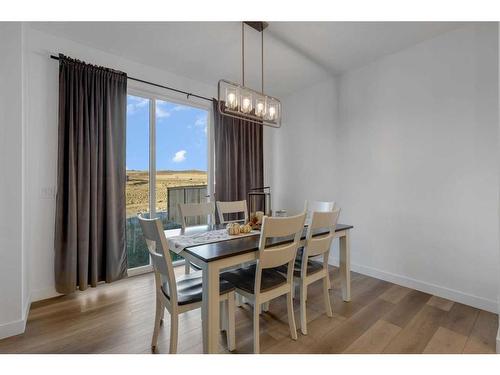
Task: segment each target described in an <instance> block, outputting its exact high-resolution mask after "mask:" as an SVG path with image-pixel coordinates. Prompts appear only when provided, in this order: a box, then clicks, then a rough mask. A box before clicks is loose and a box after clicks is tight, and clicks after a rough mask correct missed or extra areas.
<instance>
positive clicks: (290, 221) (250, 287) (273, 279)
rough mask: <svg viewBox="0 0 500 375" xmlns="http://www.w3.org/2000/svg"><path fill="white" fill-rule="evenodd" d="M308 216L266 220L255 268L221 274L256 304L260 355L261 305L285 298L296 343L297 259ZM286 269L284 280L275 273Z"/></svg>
mask: <svg viewBox="0 0 500 375" xmlns="http://www.w3.org/2000/svg"><path fill="white" fill-rule="evenodd" d="M305 218H306V215H305V213H303V214H300V215H297V216H291V217H283V218H282V217H280V218H277V217H268V216H264V218H263V221H262V229H261V233H260V241H259V253H258V256H257V261H256V263H255V264H253V265H250V266H248V267H244V268H239V269H237V270H233V271H227V272H224V273H222V275H221V278H222V279H223V280H226V281H228V282H229V283H231V284H233V285H234V286H235V287H236V291H237V292H238V293H240V294H242V295H243V296H245V298H247V299H248V300H250V301H251V302H252V303H253V350H254V353H259V351H260V348H259V347H260V345H259V317H260V309H261V305H262V304H264V303H266V302H268V301H271V300H272V299H275V298H277V297H279V296H282V295H286V301H287V303H286V306H287V312H288V324H289V326H290V335H291V337H292V339H293V340H297V328H296V326H295V317H294V313H293V271H294V263H295V255H296V254H297V248H298V246H299V242H300V238H301V236H302V232H303V229H304V220H305ZM289 236H290V237H293V242H288V243H285V244H283V245H275V246H273V245H272V244H271V243H270V241H269V240H272V239H273V238H279V237H289ZM282 265H286V266H287V269H288V272H287V274H286V276H283V275H282V274H281V273H280V272H278V271H277V270H276V268H277V267H279V266H282Z"/></svg>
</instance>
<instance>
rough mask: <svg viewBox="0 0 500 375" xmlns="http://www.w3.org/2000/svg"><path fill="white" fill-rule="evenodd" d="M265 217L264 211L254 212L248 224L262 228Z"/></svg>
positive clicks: (255, 227) (253, 227) (254, 227)
mask: <svg viewBox="0 0 500 375" xmlns="http://www.w3.org/2000/svg"><path fill="white" fill-rule="evenodd" d="M263 217H264V212H262V211H257V212H252V214H251V215H250V221H249V222H248V225H250V226H251V227H252V229H257V230H260V227H261V226H262V218H263Z"/></svg>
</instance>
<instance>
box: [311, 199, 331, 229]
mask: <svg viewBox="0 0 500 375" xmlns="http://www.w3.org/2000/svg"><path fill="white" fill-rule="evenodd" d="M334 208H335V202H334V201H332V202H321V201H306V202H305V204H304V211H305V212H306V215H307V216H306V223H307V224H309V223H310V222H311V217H312V213H313V212H327V211H333V209H334Z"/></svg>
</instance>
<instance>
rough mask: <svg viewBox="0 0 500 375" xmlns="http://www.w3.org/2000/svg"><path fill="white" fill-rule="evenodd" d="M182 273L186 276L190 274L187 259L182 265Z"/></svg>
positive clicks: (189, 265)
mask: <svg viewBox="0 0 500 375" xmlns="http://www.w3.org/2000/svg"><path fill="white" fill-rule="evenodd" d="M184 273H185V274H186V275H189V274H190V273H191V264H189V261H188V260H187V259H185V263H184Z"/></svg>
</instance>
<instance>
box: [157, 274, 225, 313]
mask: <svg viewBox="0 0 500 375" xmlns="http://www.w3.org/2000/svg"><path fill="white" fill-rule="evenodd" d="M176 281H177V303H178V304H179V305H188V304H190V303H195V302H201V300H202V296H203V284H202V281H203V275H202V272H201V271H199V272H193V273H190V274H188V275H182V276H180V277H179V278H176ZM161 290H162V292H163V294H165V296H166V297H167V298H168V299H170V296H169V294H168V285H167V283H163V285H162V287H161ZM233 290H234V286H233V285H231V284H230V283H228V282H227V281H225V280H222V279H221V280H220V287H219V293H220V294H221V295H222V294H226V293H228V292H231V291H233Z"/></svg>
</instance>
